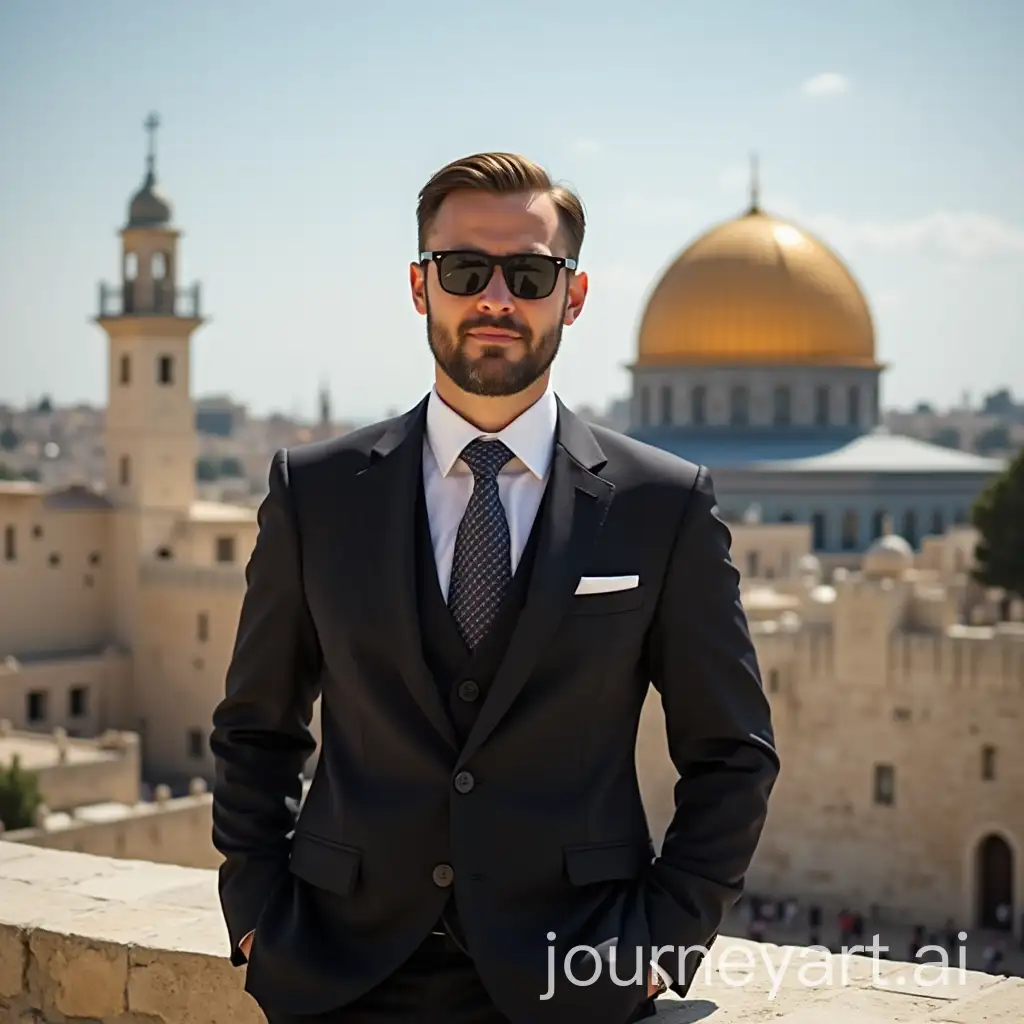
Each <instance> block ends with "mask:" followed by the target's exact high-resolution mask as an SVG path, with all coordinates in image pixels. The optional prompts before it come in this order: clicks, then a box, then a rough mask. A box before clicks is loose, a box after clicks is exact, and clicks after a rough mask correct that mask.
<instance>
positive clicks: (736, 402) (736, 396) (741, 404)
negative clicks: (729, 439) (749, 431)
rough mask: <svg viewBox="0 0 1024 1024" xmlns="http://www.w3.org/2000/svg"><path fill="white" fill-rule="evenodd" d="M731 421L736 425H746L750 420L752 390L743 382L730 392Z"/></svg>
mask: <svg viewBox="0 0 1024 1024" xmlns="http://www.w3.org/2000/svg"><path fill="white" fill-rule="evenodd" d="M729 422H730V423H731V424H732V426H734V427H745V426H746V425H747V424H748V423H749V422H750V392H749V391H748V390H747V388H746V387H744V386H743V385H742V384H736V385H735V386H734V387H733V388H732V390H731V391H730V392H729Z"/></svg>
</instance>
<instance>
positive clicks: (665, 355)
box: [636, 195, 878, 367]
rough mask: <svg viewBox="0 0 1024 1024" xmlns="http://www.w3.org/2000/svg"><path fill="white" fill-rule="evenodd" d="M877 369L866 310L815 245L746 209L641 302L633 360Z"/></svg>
mask: <svg viewBox="0 0 1024 1024" xmlns="http://www.w3.org/2000/svg"><path fill="white" fill-rule="evenodd" d="M735 363H740V364H746V365H755V364H765V365H779V364H783V365H790V366H795V365H809V366H812V365H826V366H857V367H877V366H878V363H877V362H876V361H875V332H874V327H873V326H872V322H871V313H870V311H869V309H868V306H867V302H866V301H865V299H864V296H863V294H862V293H861V290H860V288H859V287H858V285H857V282H856V281H855V280H854V279H853V276H852V275H851V274H850V272H849V271H848V270H847V269H846V267H845V266H844V265H843V263H842V261H841V260H840V259H839V258H838V257H837V256H836V255H835V253H833V252H832V251H831V250H830V249H829V248H828V247H827V246H826V245H825V244H824V243H823V242H821V241H819V240H818V239H817V238H814V237H813V236H812V235H810V234H808V233H807V232H806V231H804V230H803V229H801V228H798V227H796V226H795V225H793V224H790V223H788V222H786V221H784V220H779V219H778V218H776V217H772V216H770V215H768V214H766V213H764V212H763V211H762V210H761V209H760V208H759V207H758V205H757V201H756V195H755V199H754V201H753V202H752V204H751V208H750V210H749V211H748V212H747V213H746V214H745V215H743V216H742V217H738V218H737V219H735V220H731V221H727V222H726V223H724V224H719V225H718V226H716V227H714V228H712V229H711V230H710V231H708V232H707V233H706V234H704V235H702V236H701V237H700V238H698V239H697V240H696V241H695V242H694V243H693V244H692V245H690V246H689V247H688V248H687V249H686V250H685V251H684V252H683V253H682V255H680V256H679V257H678V258H677V259H676V260H675V262H674V263H672V265H671V266H670V267H669V268H668V269H667V270H666V271H665V273H664V274H663V275H662V278H661V280H660V281H659V282H658V285H657V286H656V287H655V289H654V291H653V292H652V294H651V297H650V299H649V300H648V302H647V308H646V310H645V312H644V317H643V321H642V323H641V326H640V341H639V346H638V353H637V361H636V365H637V366H661V365H677V366H678V365H710V364H718V365H729V364H735Z"/></svg>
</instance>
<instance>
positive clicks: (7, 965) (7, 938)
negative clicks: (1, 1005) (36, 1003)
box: [0, 924, 28, 999]
mask: <svg viewBox="0 0 1024 1024" xmlns="http://www.w3.org/2000/svg"><path fill="white" fill-rule="evenodd" d="M27 955H28V953H27V949H26V946H25V933H24V932H23V931H22V930H21V929H20V928H12V927H11V926H10V925H4V924H0V999H13V998H14V997H15V996H20V995H21V993H22V990H23V988H24V981H25V959H26V957H27Z"/></svg>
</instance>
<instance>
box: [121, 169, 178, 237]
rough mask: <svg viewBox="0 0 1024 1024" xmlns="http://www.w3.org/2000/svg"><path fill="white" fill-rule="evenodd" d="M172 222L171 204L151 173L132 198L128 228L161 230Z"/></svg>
mask: <svg viewBox="0 0 1024 1024" xmlns="http://www.w3.org/2000/svg"><path fill="white" fill-rule="evenodd" d="M170 221H171V204H170V202H169V201H168V200H167V198H166V197H165V196H164V194H163V193H162V192H161V191H160V186H159V185H157V183H156V177H155V176H154V174H153V172H152V171H150V172H149V173H148V174H147V175H146V180H145V181H144V182H143V184H142V188H140V189H139V191H138V192H136V193H135V195H134V196H132V201H131V204H130V205H129V207H128V227H130V228H160V227H164V226H166V225H167V224H169V223H170Z"/></svg>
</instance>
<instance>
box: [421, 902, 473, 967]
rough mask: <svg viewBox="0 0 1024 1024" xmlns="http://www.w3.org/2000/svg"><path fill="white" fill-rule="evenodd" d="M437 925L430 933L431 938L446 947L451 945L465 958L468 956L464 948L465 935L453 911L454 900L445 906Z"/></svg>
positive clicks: (467, 951)
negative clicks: (464, 955) (463, 954)
mask: <svg viewBox="0 0 1024 1024" xmlns="http://www.w3.org/2000/svg"><path fill="white" fill-rule="evenodd" d="M437 923H438V927H436V928H434V929H433V931H431V933H430V935H431V938H432V939H434V940H435V941H436V942H441V943H443V944H444V945H446V946H447V945H451V944H453V945H454V946H455V947H456V948H457V949H459V950H460V951H461V952H463V953H465V954H466V956H469V950H468V949H467V948H466V938H465V933H464V932H463V930H462V925H461V922H460V921H459V919H458V914H457V913H456V911H455V901H454V900H449V901H448V903H447V904H446V905H445V907H444V909H443V910H442V911H441V916H440V918H438V922H437Z"/></svg>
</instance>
